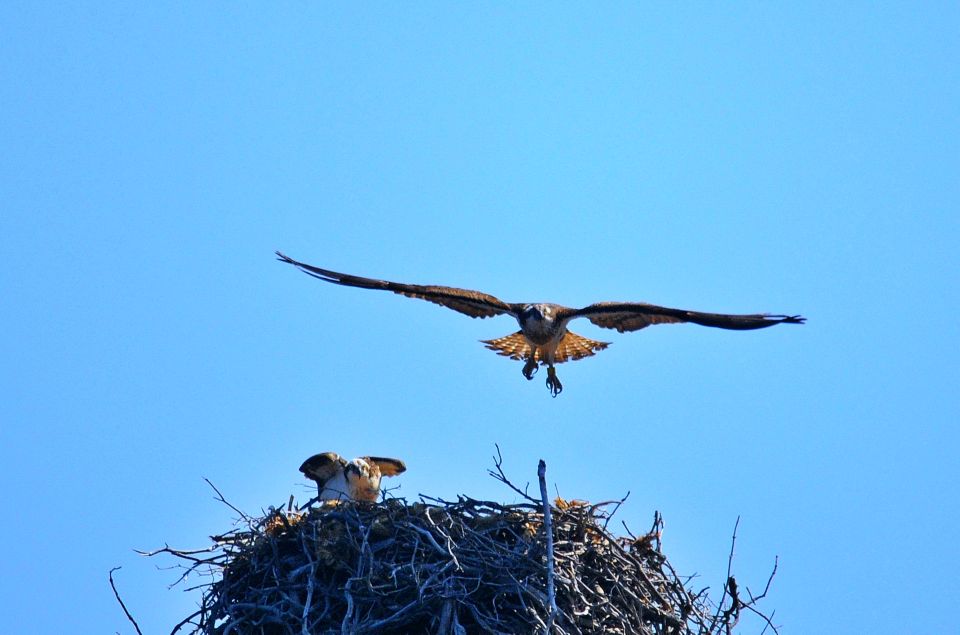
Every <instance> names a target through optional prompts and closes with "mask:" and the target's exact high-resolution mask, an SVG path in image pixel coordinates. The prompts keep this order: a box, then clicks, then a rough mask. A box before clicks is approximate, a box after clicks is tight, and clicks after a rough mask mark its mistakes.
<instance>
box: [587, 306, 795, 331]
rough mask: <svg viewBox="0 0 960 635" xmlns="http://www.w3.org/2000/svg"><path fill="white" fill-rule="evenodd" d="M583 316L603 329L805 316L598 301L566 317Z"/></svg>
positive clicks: (740, 326) (739, 325) (724, 324)
mask: <svg viewBox="0 0 960 635" xmlns="http://www.w3.org/2000/svg"><path fill="white" fill-rule="evenodd" d="M578 317H584V318H587V319H588V320H590V321H591V322H593V323H594V324H596V325H597V326H600V327H602V328H605V329H616V330H617V331H619V332H620V333H623V332H625V331H639V330H640V329H642V328H646V327H648V326H651V325H653V324H679V323H683V322H692V323H694V324H700V325H702V326H712V327H716V328H721V329H734V330H750V329H762V328H766V327H768V326H774V325H776V324H803V323H804V322H805V321H806V318H804V317H801V316H799V315H774V314H770V313H753V314H748V315H729V314H725V313H702V312H700V311H686V310H684V309H671V308H668V307H663V306H657V305H655V304H646V303H644V302H598V303H596V304H591V305H590V306H587V307H584V308H582V309H578V310H576V311H574V312H573V313H572V315H571V318H570V319H574V318H578Z"/></svg>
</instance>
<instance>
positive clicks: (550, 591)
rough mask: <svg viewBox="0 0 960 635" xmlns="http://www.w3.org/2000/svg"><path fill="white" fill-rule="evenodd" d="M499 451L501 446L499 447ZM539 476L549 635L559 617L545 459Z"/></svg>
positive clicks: (541, 462)
mask: <svg viewBox="0 0 960 635" xmlns="http://www.w3.org/2000/svg"><path fill="white" fill-rule="evenodd" d="M498 451H499V448H498ZM537 478H538V479H539V480H540V498H541V500H542V502H543V530H544V532H545V533H546V534H547V601H548V602H549V606H550V613H549V615H547V635H550V633H552V632H553V622H554V620H555V619H556V617H557V591H556V588H555V587H554V580H553V569H554V566H555V562H554V555H553V521H552V518H551V514H550V499H549V498H547V464H546V462H544V460H543V459H540V463H539V465H538V466H537Z"/></svg>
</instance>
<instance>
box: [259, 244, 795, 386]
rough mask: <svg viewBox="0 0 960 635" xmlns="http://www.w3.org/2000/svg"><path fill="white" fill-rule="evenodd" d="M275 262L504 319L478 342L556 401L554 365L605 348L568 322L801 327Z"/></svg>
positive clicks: (764, 317)
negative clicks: (508, 319)
mask: <svg viewBox="0 0 960 635" xmlns="http://www.w3.org/2000/svg"><path fill="white" fill-rule="evenodd" d="M276 254H277V258H278V259H279V260H281V261H283V262H287V263H290V264H291V265H293V266H295V267H297V268H298V269H300V270H301V271H303V272H304V273H307V274H309V275H311V276H313V277H314V278H319V279H320V280H325V281H326V282H332V283H334V284H342V285H345V286H348V287H360V288H361V289H382V290H384V291H393V292H394V293H399V294H400V295H405V296H407V297H408V298H420V299H421V300H427V301H428V302H433V303H434V304H439V305H441V306H445V307H447V308H448V309H453V310H454V311H458V312H460V313H464V314H466V315H469V316H470V317H474V318H476V317H479V318H486V317H492V316H494V315H510V316H513V317H514V318H516V320H517V322H518V323H519V324H520V330H519V331H517V332H516V333H513V334H512V335H507V336H504V337H500V338H497V339H494V340H481V342H483V343H484V344H486V345H487V348H489V349H490V350H492V351H496V353H497V354H498V355H503V356H505V357H509V358H510V359H517V360H525V362H526V363H525V364H524V365H523V376H524V377H526V378H527V379H533V375H534V374H535V373H536V371H537V368H538V364H544V365H546V367H547V389H549V390H550V393H551V394H552V395H553V396H554V397H556V396H557V395H558V394H560V391H561V390H563V385H562V384H561V383H560V380H559V379H558V378H557V371H556V369H554V367H553V366H554V364H560V363H563V362H567V361H570V360H577V359H582V358H584V357H590V356H591V355H594V354H595V352H596V351H600V350H603V349H605V348H606V347H607V346H609V342H597V341H595V340H591V339H588V338H586V337H583V336H581V335H577V334H576V333H573V332H571V331H568V330H567V324H568V323H569V322H570V320H574V319H576V318H587V319H588V320H590V321H591V322H593V323H594V324H596V325H597V326H600V327H603V328H607V329H616V330H617V331H619V332H620V333H623V332H625V331H639V330H640V329H642V328H645V327H647V326H650V325H651V324H676V323H681V322H693V323H694V324H700V325H701V326H713V327H717V328H721V329H734V330H750V329H762V328H766V327H768V326H774V325H775V324H803V323H804V322H805V321H806V319H805V318H803V317H801V316H799V315H771V314H769V313H754V314H751V315H725V314H722V313H700V312H699V311H685V310H683V309H669V308H667V307H662V306H656V305H654V304H646V303H643V302H597V303H596V304H591V305H589V306H585V307H583V308H582V309H571V308H568V307H565V306H560V305H559V304H549V303H543V302H541V303H528V302H515V303H508V302H504V301H503V300H500V299H499V298H495V297H494V296H492V295H489V294H487V293H482V292H480V291H470V290H469V289H457V288H454V287H438V286H434V285H419V284H403V283H400V282H388V281H386V280H374V279H372V278H361V277H360V276H351V275H349V274H346V273H337V272H336V271H329V270H327V269H320V268H319V267H314V266H312V265H308V264H305V263H302V262H298V261H296V260H294V259H293V258H290V257H289V256H285V255H284V254H282V253H280V252H279V251H278V252H276Z"/></svg>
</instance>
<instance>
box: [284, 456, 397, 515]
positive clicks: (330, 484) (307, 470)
mask: <svg viewBox="0 0 960 635" xmlns="http://www.w3.org/2000/svg"><path fill="white" fill-rule="evenodd" d="M406 470H407V466H406V465H405V464H404V463H403V461H401V460H400V459H387V458H384V457H381V456H363V457H360V458H356V459H353V460H352V461H347V460H346V459H344V458H343V457H341V456H340V455H339V454H337V453H336V452H324V453H322V454H314V455H313V456H311V457H310V458H309V459H307V460H306V461H304V462H303V465H301V466H300V471H301V472H303V475H304V476H306V477H307V478H309V479H310V480H313V481H316V483H317V498H319V499H320V500H322V501H328V500H341V499H352V500H355V501H366V502H370V503H375V502H376V501H377V495H378V494H380V477H381V476H396V475H397V474H402V473H403V472H405V471H406Z"/></svg>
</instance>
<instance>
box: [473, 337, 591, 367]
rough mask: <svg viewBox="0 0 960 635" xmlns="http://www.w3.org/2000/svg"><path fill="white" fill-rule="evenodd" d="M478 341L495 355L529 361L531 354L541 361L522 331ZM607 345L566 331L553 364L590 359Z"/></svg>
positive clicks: (537, 351)
mask: <svg viewBox="0 0 960 635" xmlns="http://www.w3.org/2000/svg"><path fill="white" fill-rule="evenodd" d="M480 341H481V342H482V343H483V344H485V345H486V347H487V348H488V349H490V350H491V351H494V352H495V353H496V354H497V355H503V356H504V357H509V358H510V359H517V360H521V361H523V360H527V359H529V358H530V354H531V353H533V355H534V359H535V360H536V361H538V362H539V361H541V358H540V349H539V348H537V349H536V350H535V351H534V350H533V347H532V346H530V343H529V342H528V341H527V338H525V337H524V336H523V332H522V331H517V332H516V333H513V334H511V335H506V336H504V337H498V338H497V339H494V340H480ZM609 345H610V343H609V342H598V341H596V340H591V339H589V338H586V337H583V336H582V335H577V334H576V333H572V332H570V331H567V334H566V335H564V337H563V339H562V340H560V345H559V346H557V351H556V353H555V354H554V360H553V363H555V364H562V363H563V362H568V361H571V360H578V359H583V358H584V357H590V356H592V355H595V354H596V351H602V350H603V349H605V348H606V347H607V346H609Z"/></svg>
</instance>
